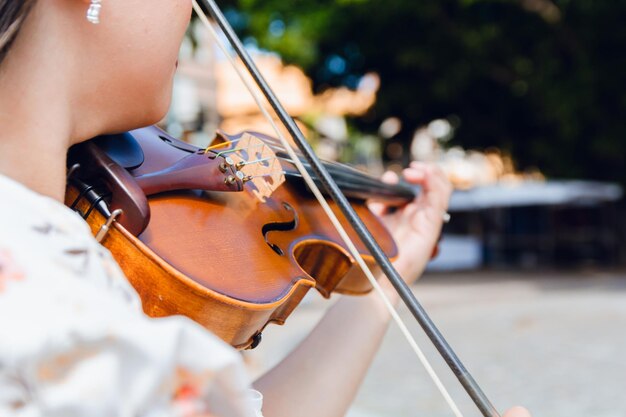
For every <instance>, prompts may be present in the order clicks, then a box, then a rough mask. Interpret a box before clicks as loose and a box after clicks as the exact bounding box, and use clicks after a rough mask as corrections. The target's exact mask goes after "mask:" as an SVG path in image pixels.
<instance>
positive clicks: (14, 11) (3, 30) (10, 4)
mask: <svg viewBox="0 0 626 417" xmlns="http://www.w3.org/2000/svg"><path fill="white" fill-rule="evenodd" d="M35 1H36V0H0V64H1V63H2V61H4V59H5V58H6V56H7V53H8V52H9V49H10V48H11V45H12V44H13V42H14V41H15V38H16V37H17V34H18V33H19V31H20V28H21V27H22V24H23V23H24V20H25V19H26V16H28V13H29V12H30V10H31V9H32V8H33V5H34V4H35Z"/></svg>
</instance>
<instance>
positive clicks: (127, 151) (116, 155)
mask: <svg viewBox="0 0 626 417" xmlns="http://www.w3.org/2000/svg"><path fill="white" fill-rule="evenodd" d="M92 141H93V142H94V143H95V144H96V145H97V146H98V147H99V148H100V149H102V151H103V152H104V153H105V154H106V155H107V156H108V157H109V158H111V159H112V160H113V161H114V162H115V163H116V164H118V165H120V166H122V167H123V168H126V169H128V170H131V169H135V168H137V167H139V166H140V165H141V164H143V161H144V154H143V150H142V149H141V146H140V145H139V142H137V139H135V138H134V137H133V135H132V134H131V133H129V132H125V133H119V134H115V135H103V136H98V137H96V138H94V139H92Z"/></svg>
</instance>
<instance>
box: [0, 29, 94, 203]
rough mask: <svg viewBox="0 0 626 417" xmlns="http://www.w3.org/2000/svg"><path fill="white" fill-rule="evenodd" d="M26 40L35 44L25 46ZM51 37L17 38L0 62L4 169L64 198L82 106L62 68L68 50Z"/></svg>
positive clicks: (0, 153)
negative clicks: (69, 157) (69, 151)
mask: <svg viewBox="0 0 626 417" xmlns="http://www.w3.org/2000/svg"><path fill="white" fill-rule="evenodd" d="M28 24H29V23H27V27H26V28H25V29H24V30H27V29H28ZM24 35H27V34H26V33H25V34H24ZM26 40H27V41H29V42H32V43H33V44H34V45H36V46H35V47H31V48H22V47H21V43H22V42H24V41H26ZM49 42H54V39H48V38H46V37H45V36H43V35H42V34H38V33H36V32H32V33H28V37H26V36H25V37H22V38H18V39H17V40H16V43H15V45H14V47H13V48H12V50H11V51H10V52H9V56H7V59H6V60H5V61H3V62H2V66H1V67H0V174H3V175H6V176H8V177H10V178H12V179H14V180H16V181H18V182H20V183H22V184H23V185H25V186H26V187H28V188H30V189H32V190H33V191H35V192H38V193H40V194H43V195H46V196H49V197H52V198H54V199H56V200H59V201H63V199H64V194H65V180H66V178H65V161H66V154H67V149H68V147H69V146H70V144H71V143H73V142H76V140H73V136H75V135H74V134H75V132H74V128H75V126H74V123H73V122H74V118H76V117H78V116H79V115H78V113H79V111H80V109H81V108H82V106H81V103H77V102H75V100H73V96H72V95H71V88H70V87H71V84H68V82H69V80H70V79H71V78H69V77H68V74H66V73H64V72H63V71H61V70H60V69H59V68H61V66H60V65H59V60H62V59H66V60H67V57H65V56H63V51H64V50H63V49H61V48H58V47H55V46H56V45H54V44H52V45H50V44H49ZM50 50H56V51H58V53H54V54H53V53H50ZM35 63H36V64H35Z"/></svg>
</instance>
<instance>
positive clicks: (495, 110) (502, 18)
mask: <svg viewBox="0 0 626 417" xmlns="http://www.w3.org/2000/svg"><path fill="white" fill-rule="evenodd" d="M222 6H225V8H226V10H227V16H228V17H229V19H230V20H231V22H233V23H234V26H235V27H236V29H237V30H238V31H239V32H240V33H241V34H242V35H243V36H244V37H246V36H247V37H248V39H249V40H251V39H252V40H253V41H254V42H257V43H258V45H259V46H260V47H263V48H268V49H270V50H274V51H276V52H278V53H280V54H281V55H282V57H283V59H285V60H286V61H287V62H290V63H295V64H297V65H300V66H302V67H303V68H304V69H305V70H306V72H307V73H308V74H309V76H311V77H312V79H313V80H314V83H315V88H316V89H317V90H323V89H324V88H326V87H328V86H335V85H347V86H350V87H354V86H355V85H356V83H357V82H358V80H359V78H360V76H361V75H362V74H364V73H366V72H369V71H375V72H377V73H378V74H379V75H380V77H381V81H382V83H381V90H380V92H379V98H378V101H377V103H376V105H375V107H374V108H373V109H372V111H371V112H370V113H369V114H367V115H366V117H363V118H360V119H358V120H353V123H355V124H356V125H357V126H358V127H359V128H360V129H361V130H363V131H375V129H377V128H378V125H379V124H380V122H381V121H382V120H384V119H385V118H387V117H389V116H396V117H399V118H400V119H401V120H402V122H403V126H404V129H403V133H401V134H402V135H404V137H402V138H401V139H402V140H404V142H405V143H407V144H408V142H409V141H410V138H411V135H412V131H413V129H414V128H415V127H417V126H420V125H422V124H424V123H427V122H428V121H430V120H432V119H435V118H441V117H444V118H445V117H452V118H453V119H454V120H457V121H458V122H460V125H459V129H458V130H457V134H456V136H455V138H454V142H455V143H458V144H460V145H462V146H464V147H468V148H487V147H490V146H497V147H500V148H503V149H505V150H506V151H509V152H511V153H512V154H513V156H514V157H515V159H516V161H517V163H518V164H519V165H520V167H521V168H525V167H530V166H537V167H539V168H540V169H541V170H542V171H544V172H545V173H547V174H548V175H549V176H555V177H574V178H591V179H599V180H613V181H620V182H621V183H622V184H626V167H625V164H624V159H625V158H624V155H625V154H626V53H625V52H626V25H625V24H624V21H625V20H626V2H608V1H594V0H577V1H570V0H554V1H551V0H420V1H410V0H291V1H283V0H262V1H261V0H228V1H225V2H222Z"/></svg>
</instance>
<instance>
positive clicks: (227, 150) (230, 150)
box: [215, 143, 267, 158]
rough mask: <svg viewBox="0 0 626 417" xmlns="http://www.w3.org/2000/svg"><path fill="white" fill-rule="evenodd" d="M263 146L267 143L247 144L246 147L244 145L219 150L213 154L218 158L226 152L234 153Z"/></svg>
mask: <svg viewBox="0 0 626 417" xmlns="http://www.w3.org/2000/svg"><path fill="white" fill-rule="evenodd" d="M264 146H267V145H266V144H264V143H260V144H257V145H253V146H248V147H245V148H233V149H226V150H225V151H221V152H218V153H216V154H215V156H216V157H218V158H219V157H220V156H222V155H225V154H228V153H233V152H235V153H236V152H241V151H246V150H248V149H253V148H262V147H264Z"/></svg>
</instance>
